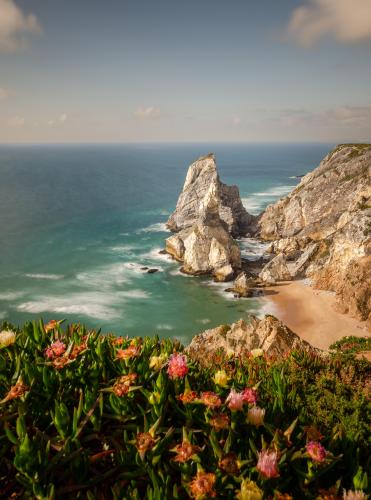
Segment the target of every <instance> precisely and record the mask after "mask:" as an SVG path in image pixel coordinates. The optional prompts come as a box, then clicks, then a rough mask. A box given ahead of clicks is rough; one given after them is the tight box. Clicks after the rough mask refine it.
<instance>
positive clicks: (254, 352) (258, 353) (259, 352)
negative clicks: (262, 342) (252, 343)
mask: <svg viewBox="0 0 371 500" xmlns="http://www.w3.org/2000/svg"><path fill="white" fill-rule="evenodd" d="M251 355H252V357H253V358H259V357H260V356H264V351H263V349H252V350H251Z"/></svg>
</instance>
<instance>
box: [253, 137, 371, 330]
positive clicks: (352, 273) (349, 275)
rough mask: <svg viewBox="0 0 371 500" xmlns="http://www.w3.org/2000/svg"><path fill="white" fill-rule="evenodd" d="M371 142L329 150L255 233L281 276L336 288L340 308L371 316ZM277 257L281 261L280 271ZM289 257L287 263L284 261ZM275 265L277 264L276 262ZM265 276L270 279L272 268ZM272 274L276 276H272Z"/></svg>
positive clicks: (267, 213)
mask: <svg viewBox="0 0 371 500" xmlns="http://www.w3.org/2000/svg"><path fill="white" fill-rule="evenodd" d="M370 173H371V145H368V144H353V145H351V144H344V145H340V146H338V147H337V148H335V149H334V150H333V151H332V152H330V153H329V154H328V155H327V156H326V157H325V158H324V160H323V161H322V162H321V163H320V165H319V166H318V167H317V168H316V169H315V170H313V172H310V173H309V174H307V175H305V176H304V177H303V178H302V180H301V182H300V183H299V184H298V186H297V187H296V188H295V189H294V190H293V191H292V192H291V193H290V194H289V195H288V196H286V197H284V198H282V199H281V200H279V201H278V202H277V203H275V204H273V205H270V206H269V207H267V209H266V210H265V212H264V213H263V214H262V215H261V216H260V218H259V229H258V231H257V234H258V235H259V236H260V237H261V238H263V239H265V240H271V241H272V244H271V246H270V252H271V255H272V256H275V255H277V256H276V257H274V259H273V260H272V261H271V263H269V264H268V266H270V267H271V268H272V267H274V269H273V271H274V272H273V275H274V274H275V272H276V275H279V274H280V272H281V271H282V272H284V273H283V274H286V270H285V266H286V268H287V271H288V273H287V274H286V277H285V278H284V277H283V276H282V279H288V278H289V274H291V276H292V277H293V278H300V277H307V278H310V280H311V282H312V284H313V286H314V287H315V288H319V289H324V290H331V291H334V292H335V293H336V295H337V299H338V309H339V310H340V311H341V312H345V313H350V314H351V315H352V316H355V317H356V318H357V319H360V320H368V321H370V320H371V315H370V311H371V219H370V216H371V200H370V198H371V187H370V186H371V184H370ZM277 260H279V262H280V266H279V272H277V269H278V267H277ZM285 261H286V263H285ZM273 264H275V266H273ZM265 271H267V272H264V270H263V271H262V273H261V275H260V276H261V277H262V278H263V279H264V278H266V279H267V282H269V280H272V273H271V272H269V271H271V269H269V268H268V269H267V268H266V269H265ZM273 278H274V276H273Z"/></svg>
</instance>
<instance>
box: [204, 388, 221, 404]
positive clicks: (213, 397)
mask: <svg viewBox="0 0 371 500" xmlns="http://www.w3.org/2000/svg"><path fill="white" fill-rule="evenodd" d="M200 401H201V403H203V404H204V405H206V406H208V407H209V408H219V406H221V405H222V400H221V399H220V397H219V396H218V395H217V394H215V392H212V391H206V392H201V397H200Z"/></svg>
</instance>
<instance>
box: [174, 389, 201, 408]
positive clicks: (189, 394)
mask: <svg viewBox="0 0 371 500" xmlns="http://www.w3.org/2000/svg"><path fill="white" fill-rule="evenodd" d="M177 398H178V399H179V400H180V401H181V402H182V403H183V404H184V405H186V404H189V403H193V402H194V400H195V399H197V392H196V391H189V390H188V391H187V390H186V391H184V392H183V394H180V395H179V396H177Z"/></svg>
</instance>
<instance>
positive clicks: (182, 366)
mask: <svg viewBox="0 0 371 500" xmlns="http://www.w3.org/2000/svg"><path fill="white" fill-rule="evenodd" d="M167 364H168V368H167V373H168V375H169V377H170V378H184V377H185V376H186V375H187V373H188V370H189V368H188V366H187V356H185V355H184V354H178V353H177V352H175V353H174V354H171V355H170V356H169V359H168V362H167Z"/></svg>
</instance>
